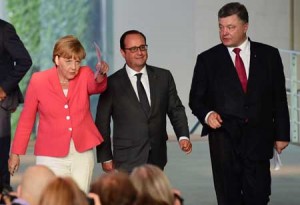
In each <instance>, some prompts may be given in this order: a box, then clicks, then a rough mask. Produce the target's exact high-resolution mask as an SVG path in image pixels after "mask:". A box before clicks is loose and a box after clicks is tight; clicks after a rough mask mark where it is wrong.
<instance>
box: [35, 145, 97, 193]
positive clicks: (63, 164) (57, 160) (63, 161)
mask: <svg viewBox="0 0 300 205" xmlns="http://www.w3.org/2000/svg"><path fill="white" fill-rule="evenodd" d="M36 164H41V165H45V166H47V167H49V168H50V169H51V170H52V171H53V172H54V173H55V174H56V175H57V176H69V177H72V178H73V179H74V180H75V182H76V183H77V184H78V186H79V187H80V189H82V190H83V191H84V192H85V193H88V191H89V189H90V183H91V180H92V176H93V170H94V165H95V161H94V153H93V149H90V150H88V151H85V152H82V153H79V152H77V151H76V149H75V146H74V142H73V140H71V143H70V151H69V154H68V155H67V156H66V157H48V156H37V157H36Z"/></svg>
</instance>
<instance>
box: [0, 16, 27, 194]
mask: <svg viewBox="0 0 300 205" xmlns="http://www.w3.org/2000/svg"><path fill="white" fill-rule="evenodd" d="M31 64H32V62H31V58H30V55H29V53H28V51H27V50H26V48H25V47H24V45H23V43H22V41H21V40H20V38H19V36H18V35H17V33H16V31H15V28H14V27H13V26H12V25H11V24H9V23H8V22H5V21H3V20H1V19H0V172H1V176H2V183H3V187H5V188H7V189H11V187H10V175H9V172H8V157H9V149H10V140H11V139H10V138H11V131H10V129H11V127H10V116H11V112H13V111H14V110H15V109H16V108H17V106H18V104H19V103H21V102H23V96H22V93H21V91H20V88H19V86H18V83H19V82H20V80H21V79H22V77H23V76H24V75H25V74H26V72H27V71H28V70H29V68H30V66H31Z"/></svg>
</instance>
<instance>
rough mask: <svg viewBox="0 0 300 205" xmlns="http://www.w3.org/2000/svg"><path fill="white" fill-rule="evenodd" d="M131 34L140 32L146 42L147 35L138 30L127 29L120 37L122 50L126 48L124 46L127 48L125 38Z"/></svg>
mask: <svg viewBox="0 0 300 205" xmlns="http://www.w3.org/2000/svg"><path fill="white" fill-rule="evenodd" d="M130 34H139V35H141V36H142V37H143V38H144V40H145V43H146V36H145V35H144V34H143V33H142V32H140V31H138V30H129V31H126V32H125V33H123V35H122V36H121V38H120V48H121V49H122V50H124V48H125V43H124V42H125V38H126V36H128V35H130ZM146 44H147V43H146Z"/></svg>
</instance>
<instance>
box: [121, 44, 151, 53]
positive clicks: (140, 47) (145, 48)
mask: <svg viewBox="0 0 300 205" xmlns="http://www.w3.org/2000/svg"><path fill="white" fill-rule="evenodd" d="M124 49H125V50H129V51H130V52H131V53H135V52H137V51H138V49H140V51H146V50H147V49H148V45H141V46H139V47H137V46H134V47H131V48H124Z"/></svg>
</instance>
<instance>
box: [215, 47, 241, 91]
mask: <svg viewBox="0 0 300 205" xmlns="http://www.w3.org/2000/svg"><path fill="white" fill-rule="evenodd" d="M216 56H220V58H221V59H220V61H219V62H221V65H220V67H222V68H223V69H222V70H221V72H222V73H221V74H220V75H221V76H222V78H225V83H228V84H232V86H230V87H235V88H238V89H239V92H241V93H243V94H244V91H243V88H242V84H241V82H240V79H239V76H238V74H237V71H236V68H235V66H234V63H233V61H232V59H231V56H230V54H229V52H228V49H227V47H226V46H224V45H223V44H221V49H220V54H219V55H216Z"/></svg>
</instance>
